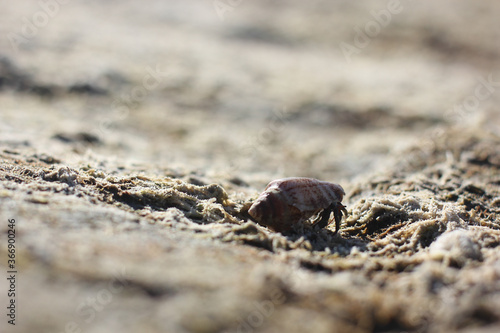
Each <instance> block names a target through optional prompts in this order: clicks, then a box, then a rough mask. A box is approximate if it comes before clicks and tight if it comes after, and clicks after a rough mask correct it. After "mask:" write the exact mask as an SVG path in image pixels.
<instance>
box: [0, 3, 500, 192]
mask: <svg viewBox="0 0 500 333" xmlns="http://www.w3.org/2000/svg"><path fill="white" fill-rule="evenodd" d="M1 3H2V10H1V13H0V17H1V19H0V35H1V36H2V38H1V39H0V140H2V141H4V142H5V141H8V142H9V143H10V144H11V145H12V144H18V145H23V146H30V147H33V148H35V149H37V150H38V151H41V152H50V153H51V154H52V156H54V157H55V158H58V159H61V160H62V161H64V162H65V163H68V164H71V163H81V162H82V161H85V160H86V159H87V158H88V157H89V156H90V155H92V154H95V155H99V156H105V158H108V159H118V160H120V161H126V162H127V163H140V164H143V165H157V166H160V167H168V168H173V169H178V170H187V171H196V172H199V173H203V174H207V175H214V176H220V177H233V176H234V175H238V176H239V177H241V178H242V179H243V180H245V181H249V182H255V184H260V183H262V184H264V183H267V181H268V180H269V179H270V178H275V177H280V176H311V177H317V178H322V179H326V180H332V181H333V180H345V179H351V178H352V177H355V176H356V175H358V174H360V173H361V172H364V171H366V170H376V169H377V168H383V167H384V165H385V163H387V160H388V159H389V156H395V155H398V154H399V153H400V152H404V151H405V149H407V148H408V147H410V146H412V145H420V146H422V147H423V149H430V147H431V146H432V142H433V140H434V139H435V138H436V137H440V136H442V135H444V134H443V133H445V131H446V129H447V128H448V127H460V126H465V127H471V126H478V127H479V128H482V129H483V130H486V131H491V132H493V133H496V134H498V133H499V132H500V128H499V126H498V124H499V117H500V116H499V113H498V110H497V109H496V106H497V105H498V102H499V100H500V92H499V89H500V62H499V60H498V59H499V52H500V43H499V37H500V24H499V23H498V13H499V12H500V3H498V1H493V0H490V1H481V2H472V1H465V0H460V1H451V0H449V1H444V0H440V1H434V2H432V3H430V2H423V3H422V2H417V1H405V0H401V1H356V2H352V1H347V0H345V1H316V0H314V1H307V2H304V1H298V0H294V1H286V2H285V1H263V0H252V1H248V0H240V1H229V0H215V1H212V0H204V1H200V0H184V1H167V0H148V1H144V2H137V1H112V0H109V1H93V0H89V1H78V0H73V1H66V0H65V1H63V0H59V1H57V0H41V1H40V0H36V1H30V0H24V1H22V2H12V1H7V0H2V1H1Z"/></svg>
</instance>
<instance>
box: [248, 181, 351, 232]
mask: <svg viewBox="0 0 500 333" xmlns="http://www.w3.org/2000/svg"><path fill="white" fill-rule="evenodd" d="M344 195H345V192H344V189H343V188H342V187H341V186H340V185H337V184H333V183H329V182H325V181H321V180H317V179H313V178H300V177H294V178H283V179H277V180H273V181H272V182H270V183H269V184H268V185H267V187H266V189H265V190H264V192H262V194H261V195H260V196H259V197H258V198H257V200H256V201H255V202H254V203H253V205H252V206H251V207H250V209H249V210H248V213H249V214H250V216H251V217H252V218H253V219H254V220H255V221H256V222H258V223H260V224H262V225H265V226H267V227H269V228H271V229H273V230H275V231H279V232H282V231H285V232H286V231H289V230H290V229H291V228H292V226H293V225H294V224H297V223H300V222H303V221H306V220H307V219H309V218H310V217H311V216H313V215H316V214H318V213H319V212H320V211H322V210H323V209H326V208H327V207H329V206H330V205H331V204H334V203H340V202H341V201H342V199H343V197H344Z"/></svg>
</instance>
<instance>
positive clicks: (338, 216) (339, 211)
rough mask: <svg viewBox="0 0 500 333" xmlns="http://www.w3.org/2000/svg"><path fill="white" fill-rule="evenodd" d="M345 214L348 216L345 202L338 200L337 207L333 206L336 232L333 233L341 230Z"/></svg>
mask: <svg viewBox="0 0 500 333" xmlns="http://www.w3.org/2000/svg"><path fill="white" fill-rule="evenodd" d="M343 215H346V216H347V209H346V208H345V206H344V205H343V204H341V203H340V202H337V204H336V205H335V207H333V216H334V217H335V232H334V233H333V234H336V233H337V232H338V231H339V229H340V222H341V221H342V216H343Z"/></svg>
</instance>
